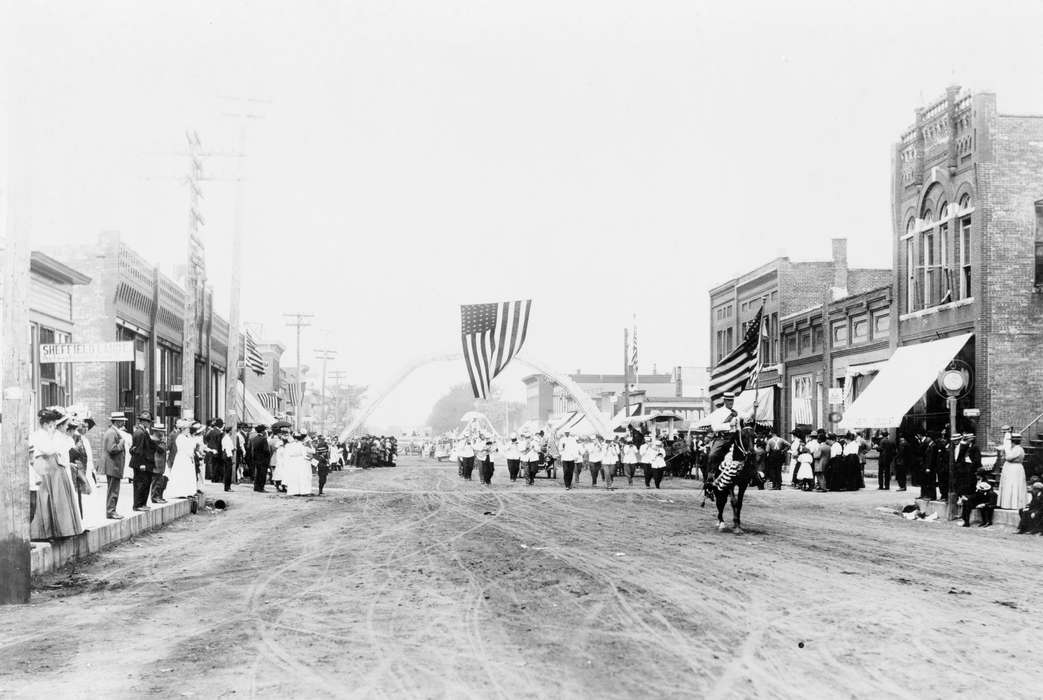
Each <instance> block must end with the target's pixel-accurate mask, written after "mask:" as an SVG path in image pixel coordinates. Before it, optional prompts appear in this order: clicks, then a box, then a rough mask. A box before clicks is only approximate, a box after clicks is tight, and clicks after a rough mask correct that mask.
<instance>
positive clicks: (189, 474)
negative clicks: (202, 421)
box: [163, 419, 199, 498]
mask: <svg viewBox="0 0 1043 700" xmlns="http://www.w3.org/2000/svg"><path fill="white" fill-rule="evenodd" d="M175 427H176V428H177V429H178V435H177V437H175V438H174V450H175V454H174V459H173V461H172V462H171V465H170V471H169V473H168V475H167V488H166V490H165V491H164V492H163V495H164V497H169V498H189V497H190V496H195V495H196V463H195V459H194V454H195V451H196V445H197V444H198V442H199V440H198V439H196V438H193V437H192V435H191V434H190V432H189V431H190V430H191V427H192V422H191V421H189V420H185V419H181V420H179V421H178V422H177V423H176V424H175Z"/></svg>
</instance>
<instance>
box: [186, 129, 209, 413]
mask: <svg viewBox="0 0 1043 700" xmlns="http://www.w3.org/2000/svg"><path fill="white" fill-rule="evenodd" d="M185 137H186V138H187V139H188V155H189V170H188V178H187V180H186V182H187V183H188V267H187V268H186V271H185V323H184V331H183V337H184V341H183V345H182V348H181V416H182V417H183V418H188V419H195V418H196V415H195V406H196V345H197V344H198V341H199V328H198V317H199V310H198V305H199V274H200V272H201V271H202V268H203V241H202V240H201V239H200V238H199V226H200V225H205V224H206V221H204V219H203V216H202V214H200V213H199V200H200V199H201V198H202V196H203V192H202V190H201V189H200V186H199V182H200V180H202V178H203V161H202V160H201V157H200V149H201V148H202V143H201V142H200V141H199V134H197V133H196V132H195V131H188V132H186V133H185ZM206 379H207V380H209V377H207V378H206Z"/></svg>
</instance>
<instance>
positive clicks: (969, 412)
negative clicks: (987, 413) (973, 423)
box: [963, 408, 981, 418]
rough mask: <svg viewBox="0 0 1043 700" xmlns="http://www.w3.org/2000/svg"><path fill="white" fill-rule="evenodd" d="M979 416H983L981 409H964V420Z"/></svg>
mask: <svg viewBox="0 0 1043 700" xmlns="http://www.w3.org/2000/svg"><path fill="white" fill-rule="evenodd" d="M979 416H981V409H980V408H965V409H963V417H964V418H978V417H979Z"/></svg>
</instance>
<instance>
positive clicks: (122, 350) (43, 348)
mask: <svg viewBox="0 0 1043 700" xmlns="http://www.w3.org/2000/svg"><path fill="white" fill-rule="evenodd" d="M133 361H134V341H133V340H126V341H117V342H113V343H41V344H40V363H41V364H47V363H53V362H133Z"/></svg>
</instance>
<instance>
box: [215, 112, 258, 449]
mask: <svg viewBox="0 0 1043 700" xmlns="http://www.w3.org/2000/svg"><path fill="white" fill-rule="evenodd" d="M222 99H226V100H235V101H238V102H243V101H247V102H267V100H254V99H246V98H235V97H225V98H222ZM225 116H228V117H234V118H237V119H239V155H240V158H239V163H238V166H239V167H238V177H236V178H235V219H234V223H233V226H232V279H231V295H230V301H229V307H230V308H229V309H228V328H229V330H228V357H227V359H226V362H225V364H226V365H227V366H228V368H229V370H231V369H232V368H235V379H233V380H232V381H231V382H227V383H226V384H227V385H226V386H225V414H226V415H225V423H226V424H228V425H231V426H232V430H233V432H234V431H236V430H238V429H239V421H240V420H242V418H243V417H244V416H243V413H244V412H245V406H246V399H245V396H241V395H240V393H239V378H240V377H242V381H243V393H244V394H245V392H246V373H245V362H244V367H243V369H242V370H240V369H239V362H240V360H239V358H240V356H242V357H243V359H244V360H245V359H246V356H245V353H243V351H242V348H241V347H240V345H239V335H240V332H241V331H240V326H241V325H242V323H241V320H240V316H239V313H240V302H241V299H242V272H241V269H242V266H243V180H244V170H245V168H244V161H245V160H246V125H247V123H248V121H249V120H250V119H261V118H262V117H261V115H259V114H249V113H240V114H227V115H225ZM229 373H231V371H229ZM240 406H242V407H243V408H242V411H241V410H240Z"/></svg>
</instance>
